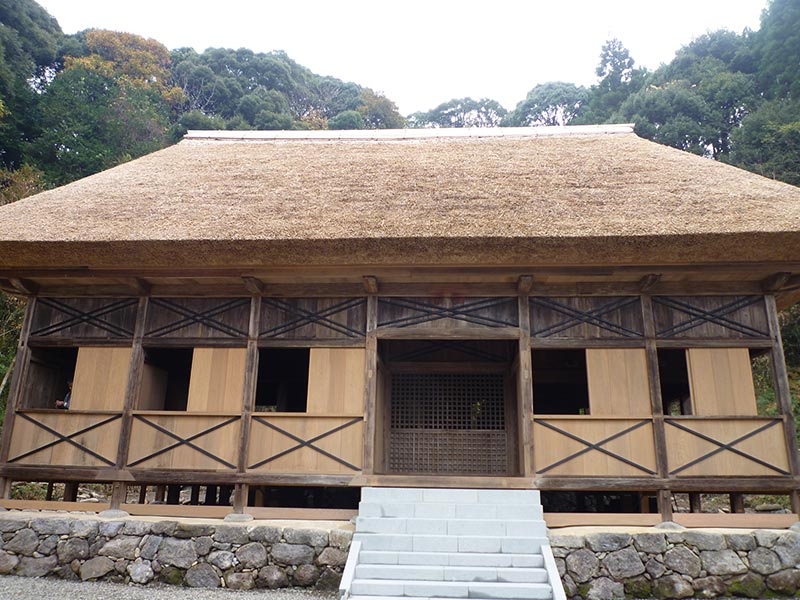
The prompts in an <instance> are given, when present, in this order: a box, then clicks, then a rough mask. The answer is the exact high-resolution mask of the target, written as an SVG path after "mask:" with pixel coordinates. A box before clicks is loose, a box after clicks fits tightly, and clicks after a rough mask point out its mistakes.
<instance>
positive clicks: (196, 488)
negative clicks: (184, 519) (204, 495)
mask: <svg viewBox="0 0 800 600" xmlns="http://www.w3.org/2000/svg"><path fill="white" fill-rule="evenodd" d="M189 504H191V505H192V506H197V505H198V504H200V485H199V484H194V485H193V486H192V496H191V498H190V499H189Z"/></svg>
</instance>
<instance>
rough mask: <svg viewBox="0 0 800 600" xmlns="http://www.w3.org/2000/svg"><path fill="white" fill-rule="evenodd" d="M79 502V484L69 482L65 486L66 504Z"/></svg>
mask: <svg viewBox="0 0 800 600" xmlns="http://www.w3.org/2000/svg"><path fill="white" fill-rule="evenodd" d="M77 500H78V482H77V481H67V482H66V483H65V484H64V502H76V501H77Z"/></svg>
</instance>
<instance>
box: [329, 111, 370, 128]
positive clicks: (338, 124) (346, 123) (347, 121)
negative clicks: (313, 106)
mask: <svg viewBox="0 0 800 600" xmlns="http://www.w3.org/2000/svg"><path fill="white" fill-rule="evenodd" d="M366 128H367V124H366V122H365V121H364V117H362V116H361V113H360V112H358V111H357V110H344V111H342V112H340V113H339V114H338V115H335V116H333V117H331V118H330V119H328V129H366Z"/></svg>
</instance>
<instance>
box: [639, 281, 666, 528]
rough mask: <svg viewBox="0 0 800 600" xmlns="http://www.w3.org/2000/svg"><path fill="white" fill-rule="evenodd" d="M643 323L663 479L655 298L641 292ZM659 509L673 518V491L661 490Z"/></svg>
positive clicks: (663, 439)
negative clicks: (654, 311)
mask: <svg viewBox="0 0 800 600" xmlns="http://www.w3.org/2000/svg"><path fill="white" fill-rule="evenodd" d="M641 302H642V324H643V327H644V340H645V341H644V344H645V355H646V359H647V382H648V386H649V388H650V409H651V411H652V415H653V442H654V443H655V450H656V472H657V473H658V477H659V478H660V479H662V480H665V481H666V480H668V479H669V468H668V466H667V440H666V434H665V432H664V407H663V404H662V399H661V377H660V375H659V372H658V347H657V346H656V324H655V316H654V314H653V299H652V298H651V297H650V295H649V294H642V295H641ZM658 511H659V512H660V513H661V518H662V519H663V520H664V521H671V520H672V493H671V490H670V489H669V483H667V486H666V489H663V490H661V491H660V492H659V494H658Z"/></svg>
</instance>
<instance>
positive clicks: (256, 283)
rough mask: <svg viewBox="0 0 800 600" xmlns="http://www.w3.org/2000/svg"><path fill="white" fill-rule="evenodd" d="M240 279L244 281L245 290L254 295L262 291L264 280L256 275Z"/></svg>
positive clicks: (258, 294)
mask: <svg viewBox="0 0 800 600" xmlns="http://www.w3.org/2000/svg"><path fill="white" fill-rule="evenodd" d="M242 281H243V282H244V287H246V288H247V291H248V292H250V293H251V294H253V295H254V296H260V295H261V294H263V293H264V282H263V281H261V280H260V279H259V278H258V277H242Z"/></svg>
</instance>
